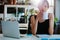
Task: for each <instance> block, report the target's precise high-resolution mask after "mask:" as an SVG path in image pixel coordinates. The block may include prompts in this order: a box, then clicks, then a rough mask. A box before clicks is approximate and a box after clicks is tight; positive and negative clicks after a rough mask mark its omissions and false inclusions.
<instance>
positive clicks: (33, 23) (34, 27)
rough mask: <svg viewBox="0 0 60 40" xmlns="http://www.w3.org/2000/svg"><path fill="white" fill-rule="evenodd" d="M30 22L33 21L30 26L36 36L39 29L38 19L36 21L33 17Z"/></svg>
mask: <svg viewBox="0 0 60 40" xmlns="http://www.w3.org/2000/svg"><path fill="white" fill-rule="evenodd" d="M30 21H31V24H30V26H31V31H32V34H33V35H36V31H37V28H36V19H35V17H34V16H32V17H31V19H30Z"/></svg>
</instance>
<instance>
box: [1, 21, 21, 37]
mask: <svg viewBox="0 0 60 40" xmlns="http://www.w3.org/2000/svg"><path fill="white" fill-rule="evenodd" d="M1 23H2V32H3V35H4V36H8V37H13V38H20V32H19V25H18V22H17V21H1Z"/></svg>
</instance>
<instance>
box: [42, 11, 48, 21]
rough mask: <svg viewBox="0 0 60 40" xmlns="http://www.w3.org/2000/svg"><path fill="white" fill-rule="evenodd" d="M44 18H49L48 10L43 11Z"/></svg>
mask: <svg viewBox="0 0 60 40" xmlns="http://www.w3.org/2000/svg"><path fill="white" fill-rule="evenodd" d="M43 19H44V20H46V19H48V13H47V12H44V13H43Z"/></svg>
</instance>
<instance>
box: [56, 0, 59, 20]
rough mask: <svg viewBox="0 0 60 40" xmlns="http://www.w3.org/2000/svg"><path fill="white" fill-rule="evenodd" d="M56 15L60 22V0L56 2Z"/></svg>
mask: <svg viewBox="0 0 60 40" xmlns="http://www.w3.org/2000/svg"><path fill="white" fill-rule="evenodd" d="M55 15H56V17H57V18H58V20H60V0H56V11H55Z"/></svg>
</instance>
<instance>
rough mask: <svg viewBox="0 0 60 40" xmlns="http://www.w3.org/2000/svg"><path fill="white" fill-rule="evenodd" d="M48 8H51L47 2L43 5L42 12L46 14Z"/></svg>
mask: <svg viewBox="0 0 60 40" xmlns="http://www.w3.org/2000/svg"><path fill="white" fill-rule="evenodd" d="M48 8H49V7H48V4H47V3H46V2H45V3H43V5H42V8H41V11H43V12H45V11H47V9H48Z"/></svg>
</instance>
